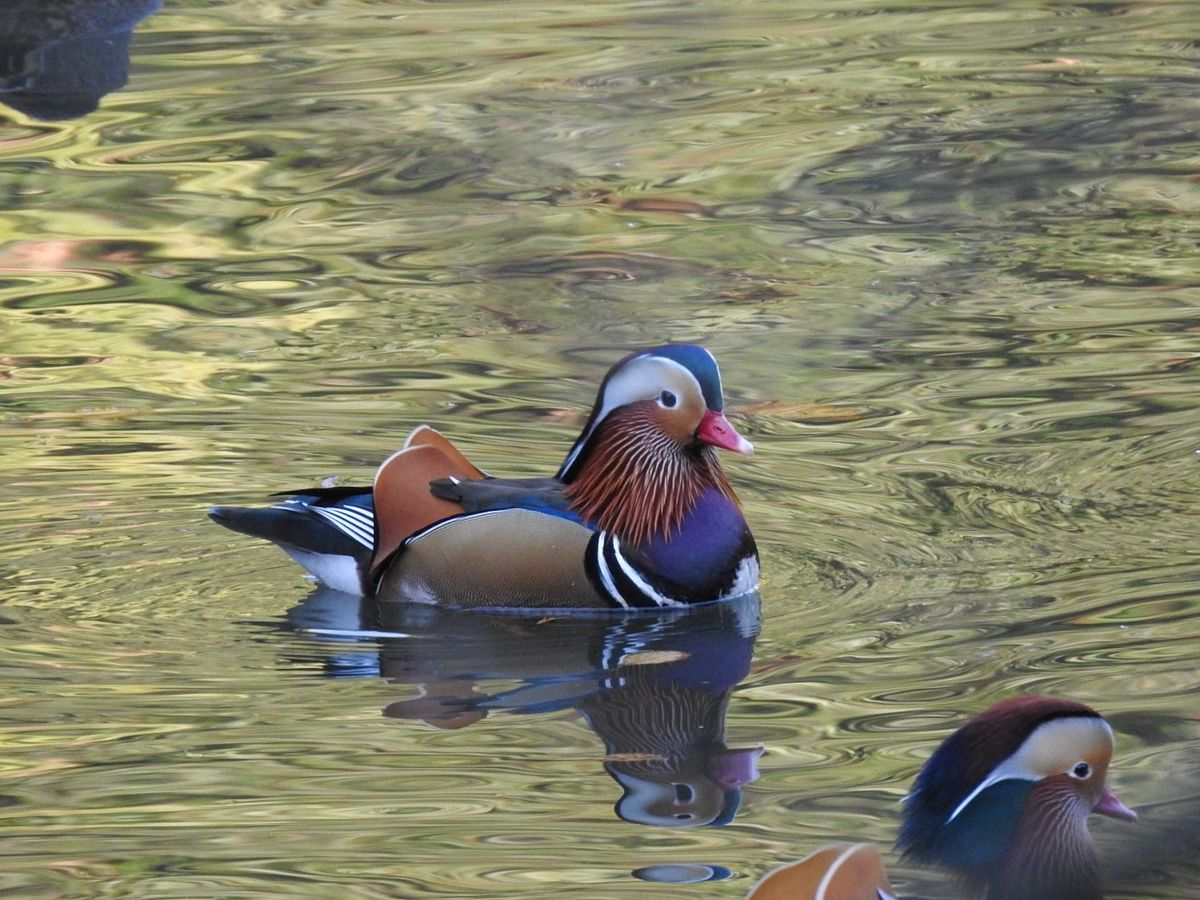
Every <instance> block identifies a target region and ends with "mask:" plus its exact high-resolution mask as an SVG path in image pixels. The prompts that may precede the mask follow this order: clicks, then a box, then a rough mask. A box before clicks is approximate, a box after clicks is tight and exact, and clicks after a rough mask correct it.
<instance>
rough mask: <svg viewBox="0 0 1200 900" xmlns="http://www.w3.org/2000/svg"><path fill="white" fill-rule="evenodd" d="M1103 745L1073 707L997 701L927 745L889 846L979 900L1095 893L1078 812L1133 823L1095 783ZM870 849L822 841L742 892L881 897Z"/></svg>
mask: <svg viewBox="0 0 1200 900" xmlns="http://www.w3.org/2000/svg"><path fill="white" fill-rule="evenodd" d="M1112 752H1113V733H1112V729H1111V728H1110V727H1109V725H1108V723H1107V722H1106V721H1104V719H1103V718H1101V717H1100V715H1099V713H1097V712H1095V711H1094V710H1092V709H1090V708H1089V707H1087V706H1084V705H1083V704H1082V703H1075V702H1073V701H1071V700H1060V699H1056V698H1051V697H1035V696H1021V697H1012V698H1010V699H1008V700H1002V701H1000V702H999V703H996V704H994V705H993V706H991V707H989V708H988V709H986V710H984V711H983V712H982V713H980V714H979V715H977V716H976V717H975V718H973V719H971V720H970V721H969V722H967V724H966V725H964V726H963V727H962V728H960V729H959V730H958V731H956V732H954V734H952V735H950V737H948V738H947V739H946V740H945V741H944V742H943V743H942V744H941V746H939V747H938V749H937V750H936V751H934V754H933V756H931V757H930V758H929V761H928V762H927V763H926V764H925V766H924V767H923V768H922V770H921V772H920V774H919V775H918V776H917V780H916V782H915V783H914V784H913V789H912V791H911V792H910V793H909V795H908V797H906V798H905V800H904V813H903V815H904V822H903V825H902V827H901V829H900V837H899V839H898V840H897V842H896V844H897V847H898V848H899V849H900V851H901V852H902V854H903V856H904V857H905V858H906V859H910V860H913V861H914V862H917V863H921V864H927V865H935V866H940V867H942V868H945V869H949V870H950V871H951V872H953V873H954V874H955V875H957V876H958V878H959V880H960V882H961V883H962V886H963V887H964V888H965V889H966V890H967V891H968V892H969V893H970V894H971V895H973V896H986V897H987V900H1048V898H1053V900H1099V898H1101V897H1102V896H1103V895H1102V893H1101V879H1100V864H1099V861H1098V860H1097V858H1096V851H1095V849H1094V848H1093V846H1092V842H1091V839H1090V837H1089V836H1088V830H1087V817H1088V814H1089V813H1093V812H1096V813H1100V814H1101V815H1105V816H1110V817H1112V818H1115V819H1124V820H1127V821H1135V820H1136V819H1137V814H1136V813H1135V812H1133V810H1131V809H1129V808H1128V807H1126V806H1125V805H1124V804H1123V803H1121V801H1120V800H1118V799H1117V797H1116V795H1115V794H1113V792H1112V791H1111V790H1109V788H1108V787H1107V786H1106V784H1105V777H1106V775H1107V773H1108V766H1109V763H1110V761H1111V760H1112ZM871 849H872V848H871V847H870V845H862V844H857V845H853V846H852V847H851V846H848V845H837V846H834V847H827V848H823V849H822V850H821V851H818V852H817V853H814V854H811V855H810V856H808V857H806V858H805V859H803V860H801V861H800V862H798V863H793V864H790V865H788V866H783V867H781V868H779V869H777V870H775V871H773V872H771V873H769V874H768V875H767V877H766V878H764V879H763V881H762V882H760V884H759V886H758V887H756V888H755V890H754V891H752V892H751V894H750V897H751V898H752V900H770V898H773V897H783V896H790V897H792V898H794V900H806V898H825V900H859V898H862V900H877V898H887V897H889V896H890V892H891V888H890V887H889V886H888V883H887V876H886V874H885V873H884V871H883V866H882V862H881V861H880V860H879V858H878V853H873V854H872V853H870V852H868V851H870V850H871ZM760 889H761V890H760ZM788 891H790V893H785V892H788Z"/></svg>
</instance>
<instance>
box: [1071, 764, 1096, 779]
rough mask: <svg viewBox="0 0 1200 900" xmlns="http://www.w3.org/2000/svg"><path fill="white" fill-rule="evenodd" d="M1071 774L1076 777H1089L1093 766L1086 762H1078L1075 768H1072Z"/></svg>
mask: <svg viewBox="0 0 1200 900" xmlns="http://www.w3.org/2000/svg"><path fill="white" fill-rule="evenodd" d="M1071 774H1072V775H1074V776H1075V777H1076V778H1087V777H1088V776H1089V775H1091V774H1092V767H1091V766H1089V765H1088V764H1087V763H1085V762H1081V763H1076V764H1075V768H1073V769H1072V770H1071Z"/></svg>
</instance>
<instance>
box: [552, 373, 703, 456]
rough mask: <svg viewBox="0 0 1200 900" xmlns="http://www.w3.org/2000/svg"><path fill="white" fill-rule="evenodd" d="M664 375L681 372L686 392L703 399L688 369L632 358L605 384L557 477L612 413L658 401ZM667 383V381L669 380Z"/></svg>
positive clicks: (698, 386)
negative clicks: (687, 390)
mask: <svg viewBox="0 0 1200 900" xmlns="http://www.w3.org/2000/svg"><path fill="white" fill-rule="evenodd" d="M660 367H661V368H660ZM667 372H670V373H671V374H672V375H677V373H683V375H684V376H686V384H687V386H688V389H694V390H695V392H696V396H697V397H700V398H703V397H704V390H703V388H701V386H700V382H699V380H697V378H696V376H695V375H693V374H692V372H691V370H690V369H688V368H687V366H684V365H682V364H680V363H677V362H675V360H673V359H667V358H666V357H665V356H654V355H652V354H651V355H646V356H635V357H634V358H633V359H631V360H629V362H627V363H625V365H623V366H621V368H620V369H618V370H617V371H616V372H613V373H612V374H611V375H610V376H609V378H608V382H607V383H606V384H605V385H604V393H603V394H601V395H600V406H599V408H598V409H597V411H596V415H595V418H593V419H592V420H591V422H590V423H589V424H588V429H587V431H585V432H584V433H583V434H581V435H580V436H579V439H578V440H577V441H576V442H575V446H574V447H573V448H572V449H571V452H570V454H569V455H568V456H567V458H566V461H564V462H563V464H562V468H560V469H559V470H558V472H559V477H562V476H563V474H564V473H566V472H567V471H568V470H569V469H570V468H571V466H573V465H574V464H575V461H576V460H577V459H578V458H579V454H580V453H582V452H583V448H584V447H586V446H587V443H588V440H589V439H590V438H591V436H592V435H593V434H594V433H595V431H596V429H597V428H598V427H599V425H600V423H601V422H603V421H604V420H605V419H607V418H608V416H609V414H611V413H612V412H613V410H615V409H619V408H620V407H622V406H628V405H629V404H630V403H637V402H638V401H639V400H658V399H660V398H661V392H662V390H663V383H664V381H667ZM668 383H670V382H669V381H668ZM671 393H674V394H676V401H677V402H678V393H677V392H676V391H671Z"/></svg>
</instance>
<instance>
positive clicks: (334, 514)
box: [275, 498, 375, 550]
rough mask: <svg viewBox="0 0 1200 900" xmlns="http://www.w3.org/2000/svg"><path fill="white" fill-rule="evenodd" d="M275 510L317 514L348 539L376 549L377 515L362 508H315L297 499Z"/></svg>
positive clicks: (284, 503)
mask: <svg viewBox="0 0 1200 900" xmlns="http://www.w3.org/2000/svg"><path fill="white" fill-rule="evenodd" d="M275 509H286V510H291V511H293V512H308V513H316V514H317V515H318V516H320V517H321V518H322V519H324V520H325V521H326V522H328V523H329V524H330V525H332V526H333V527H334V528H335V529H337V530H338V531H340V532H341V533H342V534H344V535H346V537H348V538H350V539H352V540H354V541H357V542H358V543H359V544H362V546H364V547H365V548H367V549H368V550H374V549H375V513H374V511H372V510H370V509H365V508H364V507H361V506H349V505H346V506H314V505H313V504H311V503H308V502H306V501H304V500H302V499H299V498H296V499H292V500H285V501H284V502H283V503H276V504H275Z"/></svg>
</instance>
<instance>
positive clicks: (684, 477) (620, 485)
mask: <svg viewBox="0 0 1200 900" xmlns="http://www.w3.org/2000/svg"><path fill="white" fill-rule="evenodd" d="M654 410H655V407H654V404H653V403H637V404H633V405H631V406H629V407H627V408H625V409H623V410H620V411H619V412H616V413H613V414H611V415H610V416H609V417H608V418H607V419H606V420H605V421H604V422H602V423H601V424H600V426H599V428H597V430H596V433H595V434H594V435H593V436H592V447H591V449H590V450H588V451H585V452H587V453H588V456H587V458H586V459H585V460H584V462H583V466H582V467H581V468H580V470H579V474H578V475H576V476H575V478H574V480H572V481H571V483H570V484H568V485H567V488H566V495H567V497H569V498H570V500H571V509H572V510H574V511H575V512H577V513H578V514H579V515H580V516H581V517H582V518H583V519H584V520H585V521H588V522H594V523H595V524H596V526H597V527H599V528H601V529H603V530H604V531H608V532H610V533H612V534H615V535H616V536H617V537H618V538H620V540H621V541H622V542H624V543H627V544H632V545H634V546H641V545H642V544H644V543H646V542H647V541H649V540H650V539H651V538H653V537H655V536H656V535H657V536H662V537H670V536H671V534H672V533H673V532H675V531H676V530H677V529H678V528H679V526H680V525H681V524H682V523H683V520H684V519H685V518H686V517H687V515H688V513H690V512H691V511H692V509H693V508H694V507H695V505H696V501H697V500H698V499H699V497H700V495H701V493H703V492H704V490H705V488H710V487H711V488H715V489H716V490H717V491H719V492H720V493H721V494H723V495H724V496H726V497H728V498H729V499H730V500H731V501H733V502H734V503H737V497H736V495H735V494H734V493H733V488H731V487H730V486H729V482H728V481H727V480H726V478H725V473H724V472H723V471H722V469H721V464H720V463H719V462H717V457H716V451H715V450H713V449H712V448H711V447H706V446H701V445H693V446H684V445H681V444H680V443H679V441H678V440H676V439H675V438H674V437H672V436H671V435H670V434H668V433H666V432H665V431H663V429H662V428H661V427H660V425H659V423H658V422H657V420H656V418H655V415H654Z"/></svg>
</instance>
